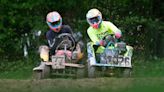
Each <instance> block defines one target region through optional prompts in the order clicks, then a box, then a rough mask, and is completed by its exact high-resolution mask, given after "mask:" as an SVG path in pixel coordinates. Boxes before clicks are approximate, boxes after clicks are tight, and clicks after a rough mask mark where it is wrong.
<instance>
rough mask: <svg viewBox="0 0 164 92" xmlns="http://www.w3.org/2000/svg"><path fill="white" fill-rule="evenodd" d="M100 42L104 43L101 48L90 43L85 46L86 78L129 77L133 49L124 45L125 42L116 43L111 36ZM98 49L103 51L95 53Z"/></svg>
mask: <svg viewBox="0 0 164 92" xmlns="http://www.w3.org/2000/svg"><path fill="white" fill-rule="evenodd" d="M102 40H103V41H105V43H106V45H105V46H103V47H102V46H95V45H94V44H93V43H92V42H89V43H88V44H87V53H88V60H87V63H88V77H90V78H92V77H99V76H118V77H130V76H131V70H132V63H131V57H132V50H133V48H132V47H131V46H128V45H126V43H125V42H118V41H117V39H116V38H115V37H114V36H112V35H108V36H105V37H104V38H103V39H102ZM100 47H101V48H103V51H102V52H101V53H96V50H98V49H99V48H100ZM95 49H96V50H95Z"/></svg>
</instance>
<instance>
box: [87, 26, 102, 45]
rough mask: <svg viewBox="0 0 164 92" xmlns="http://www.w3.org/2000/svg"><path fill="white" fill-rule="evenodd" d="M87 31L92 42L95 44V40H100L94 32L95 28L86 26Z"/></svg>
mask: <svg viewBox="0 0 164 92" xmlns="http://www.w3.org/2000/svg"><path fill="white" fill-rule="evenodd" d="M87 33H88V36H89V38H90V39H91V41H92V42H93V43H94V44H97V42H99V41H100V40H99V39H98V37H97V35H96V33H95V30H94V29H92V28H91V27H90V28H88V30H87Z"/></svg>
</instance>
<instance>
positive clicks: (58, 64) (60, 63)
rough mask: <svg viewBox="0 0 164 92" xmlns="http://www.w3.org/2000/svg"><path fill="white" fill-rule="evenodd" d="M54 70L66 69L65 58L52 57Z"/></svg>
mask: <svg viewBox="0 0 164 92" xmlns="http://www.w3.org/2000/svg"><path fill="white" fill-rule="evenodd" d="M51 59H52V68H53V69H64V68H65V66H64V63H65V57H64V56H52V58H51Z"/></svg>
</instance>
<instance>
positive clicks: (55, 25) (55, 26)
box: [50, 20, 61, 28]
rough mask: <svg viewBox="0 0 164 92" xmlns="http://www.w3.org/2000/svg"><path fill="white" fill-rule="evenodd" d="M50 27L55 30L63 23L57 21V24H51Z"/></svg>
mask: <svg viewBox="0 0 164 92" xmlns="http://www.w3.org/2000/svg"><path fill="white" fill-rule="evenodd" d="M50 25H51V26H52V27H54V28H57V27H59V26H60V25H61V21H60V20H59V21H55V22H51V23H50Z"/></svg>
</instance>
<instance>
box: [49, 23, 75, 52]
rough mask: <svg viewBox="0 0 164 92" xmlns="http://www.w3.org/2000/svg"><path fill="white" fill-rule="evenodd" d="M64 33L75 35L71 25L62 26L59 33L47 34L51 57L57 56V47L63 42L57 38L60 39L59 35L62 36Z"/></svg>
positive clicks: (50, 31)
mask: <svg viewBox="0 0 164 92" xmlns="http://www.w3.org/2000/svg"><path fill="white" fill-rule="evenodd" d="M62 33H70V34H71V35H72V34H73V33H72V29H71V27H70V26H69V25H62V27H61V29H60V31H59V32H54V31H53V30H49V31H48V32H47V33H46V38H47V40H48V44H49V47H50V55H54V54H55V50H56V47H57V46H58V44H59V43H60V42H61V40H62V39H58V38H57V37H58V35H60V34H62Z"/></svg>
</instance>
